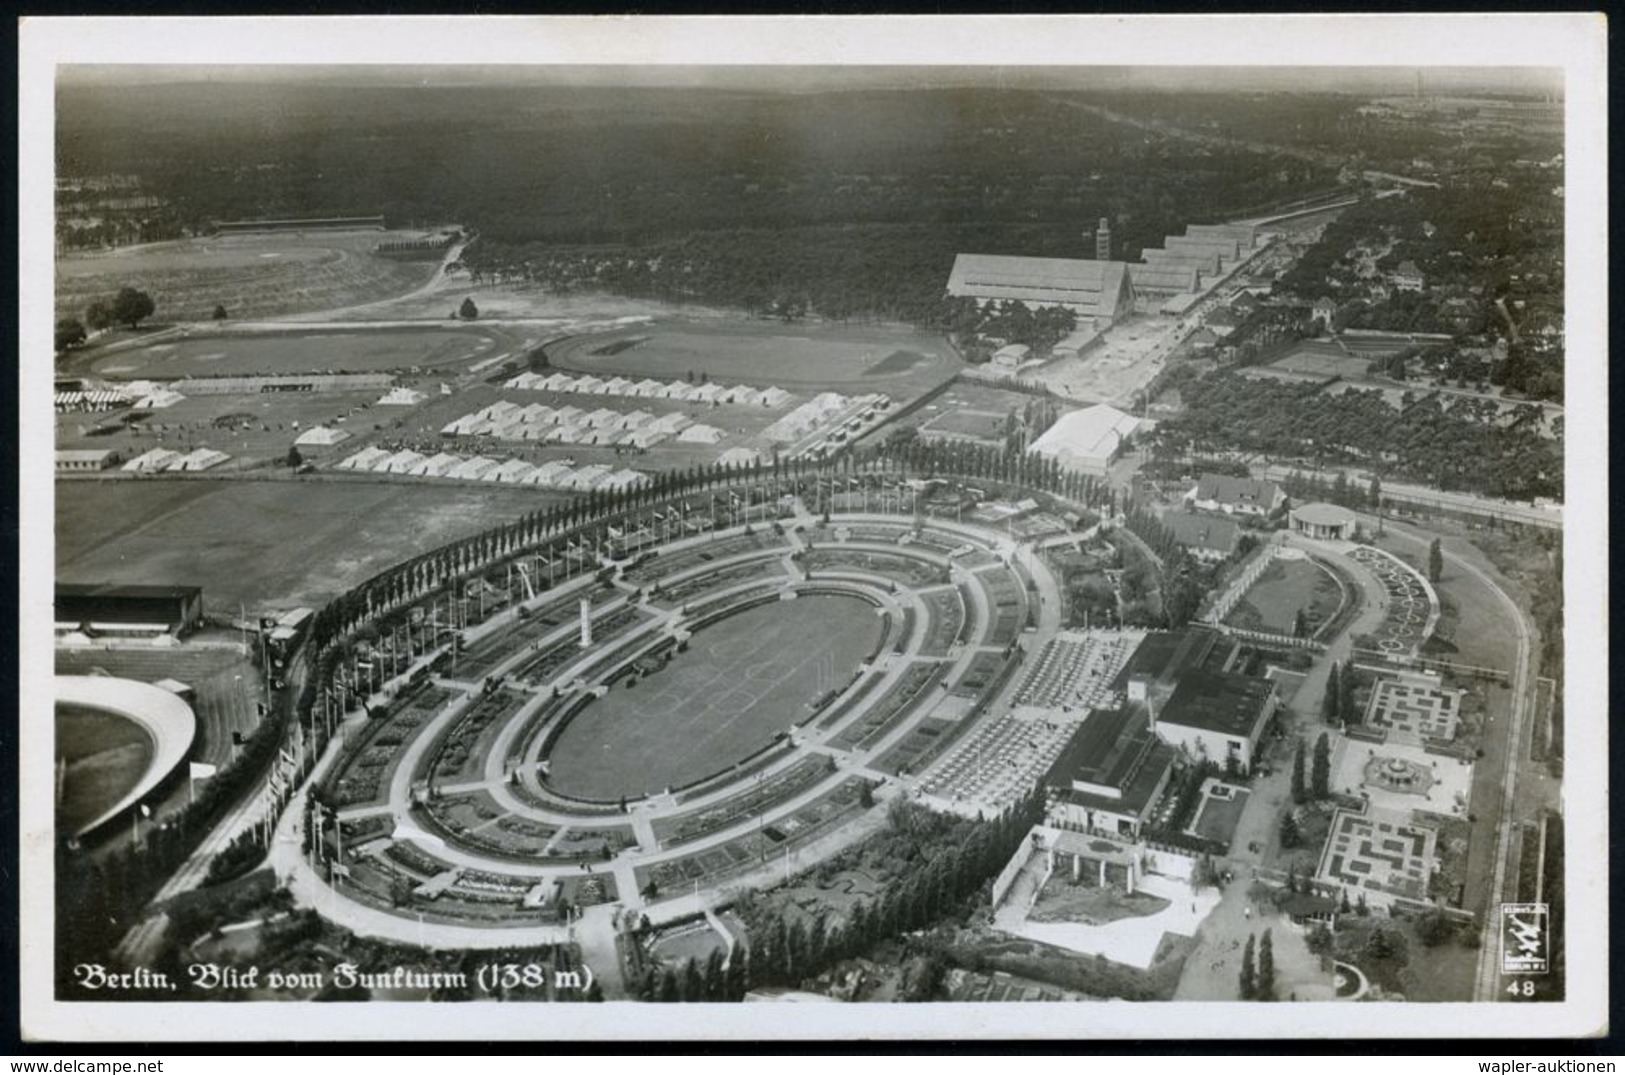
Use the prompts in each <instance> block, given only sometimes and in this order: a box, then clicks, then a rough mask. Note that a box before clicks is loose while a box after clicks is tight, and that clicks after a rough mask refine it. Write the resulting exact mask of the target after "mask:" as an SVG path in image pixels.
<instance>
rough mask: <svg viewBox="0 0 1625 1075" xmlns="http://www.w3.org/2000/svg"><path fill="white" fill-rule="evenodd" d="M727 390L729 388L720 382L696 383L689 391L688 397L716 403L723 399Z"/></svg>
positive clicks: (698, 400)
mask: <svg viewBox="0 0 1625 1075" xmlns="http://www.w3.org/2000/svg"><path fill="white" fill-rule="evenodd" d="M726 391H727V389H725V388H723V387H722V386H721V385H720V384H702V385H695V386H694V388H693V389H692V390H691V391H690V392H689V394H688V398H689V399H691V400H694V401H695V402H697V403H715V402H717V401H719V400H721V399H722V396H723V393H725V392H726Z"/></svg>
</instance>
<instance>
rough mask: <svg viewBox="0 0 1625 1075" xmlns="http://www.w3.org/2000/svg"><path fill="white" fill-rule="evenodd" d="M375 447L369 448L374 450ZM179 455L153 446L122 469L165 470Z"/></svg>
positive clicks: (133, 470) (138, 471)
mask: <svg viewBox="0 0 1625 1075" xmlns="http://www.w3.org/2000/svg"><path fill="white" fill-rule="evenodd" d="M375 450H376V449H369V451H375ZM180 457H181V453H179V452H172V451H170V450H169V449H168V448H154V449H152V450H151V451H150V452H142V453H141V454H140V455H138V456H136V457H135V458H134V459H132V460H130V461H129V462H128V463H125V464H124V469H125V470H128V471H131V472H133V473H136V474H150V473H152V472H153V471H156V470H165V469H167V468H168V467H169V464H171V463H173V462H174V461H175V460H177V459H179V458H180Z"/></svg>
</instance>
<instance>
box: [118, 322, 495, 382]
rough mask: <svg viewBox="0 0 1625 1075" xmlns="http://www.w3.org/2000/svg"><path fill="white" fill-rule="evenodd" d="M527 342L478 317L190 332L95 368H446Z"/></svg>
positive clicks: (225, 371)
mask: <svg viewBox="0 0 1625 1075" xmlns="http://www.w3.org/2000/svg"><path fill="white" fill-rule="evenodd" d="M525 342H526V341H525V340H522V339H513V338H510V337H509V336H508V334H506V333H502V332H500V331H499V330H496V329H494V328H489V327H486V326H481V325H478V324H472V325H449V324H448V325H446V326H444V327H440V326H437V327H435V328H425V329H413V328H388V329H375V330H373V331H369V332H287V331H280V332H266V333H254V334H239V333H227V334H221V335H214V334H210V335H189V336H184V337H171V338H168V339H165V340H164V341H162V342H160V343H152V344H147V345H145V346H136V347H129V348H123V349H120V350H117V351H113V352H111V353H109V354H106V355H104V356H103V357H101V358H98V359H97V360H96V361H95V362H94V364H93V365H92V367H91V368H92V370H93V371H94V372H95V373H97V374H99V375H101V376H104V377H111V378H115V379H120V380H133V379H136V378H148V379H153V380H171V379H177V378H182V377H221V376H242V375H244V374H287V373H375V372H380V371H384V370H408V369H412V368H414V367H416V368H420V369H444V368H446V367H454V366H460V365H461V364H463V363H473V362H477V361H484V360H486V359H493V358H496V357H497V356H499V355H503V354H512V353H513V352H514V351H516V350H518V349H519V348H520V347H522V346H523V345H524V343H525ZM493 364H494V363H493Z"/></svg>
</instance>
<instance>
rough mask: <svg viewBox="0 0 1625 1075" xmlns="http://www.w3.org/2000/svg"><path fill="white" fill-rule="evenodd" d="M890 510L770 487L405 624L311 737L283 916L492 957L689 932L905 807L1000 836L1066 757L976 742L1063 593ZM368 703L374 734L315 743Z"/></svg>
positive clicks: (975, 529)
mask: <svg viewBox="0 0 1625 1075" xmlns="http://www.w3.org/2000/svg"><path fill="white" fill-rule="evenodd" d="M886 485H887V488H885V489H881V488H876V489H875V490H874V491H873V493H872V494H869V495H873V496H874V497H875V499H876V503H875V504H874V505H873V509H874V510H872V511H868V512H865V511H864V510H862V507H863V506H862V504H861V503H852V504H851V506H852V507H853V508H855V509H857V510H851V511H835V512H831V513H827V514H823V515H814V514H813V513H812V512H811V511H810V510H809V508H808V506H807V503H806V501H805V500H804V499H803V498H802V497H801V496H798V495H794V494H793V493H785V492H776V491H775V490H773V489H772V487H771V485H768V484H762V485H757V486H755V487H754V488H753V489H752V492H751V494H750V495H749V496H748V497H746V498H744V499H743V500H741V499H739V498H738V494H737V493H735V494H733V496H734V497H735V499H734V500H733V501H732V502H730V503H727V504H726V505H724V504H722V503H718V502H716V501H713V502H712V505H713V507H714V510H712V511H710V512H709V513H707V514H702V513H700V512H697V511H696V512H692V513H686V512H683V510H682V507H680V506H673V505H663V506H662V507H661V508H650V509H649V510H648V511H647V513H646V514H645V515H644V516H643V518H642V519H641V520H635V521H629V522H628V523H627V525H626V527H625V528H621V529H619V530H618V533H619V536H618V537H617V538H614V539H612V541H611V542H609V543H606V544H600V545H597V546H596V547H594V546H592V545H589V544H588V543H587V542H585V541H583V542H580V543H576V542H566V543H563V544H562V545H559V546H554V547H551V548H549V549H548V550H546V551H536V552H532V553H528V554H525V555H523V556H521V557H519V558H517V559H515V560H514V561H513V562H512V564H511V565H510V566H509V568H508V571H509V580H510V584H509V585H508V586H505V587H500V588H498V587H493V586H491V585H490V584H489V583H486V582H480V583H476V584H472V585H468V584H465V585H464V586H462V587H460V588H457V592H458V596H456V597H455V599H454V598H452V597H450V596H441V597H435V598H430V599H429V600H428V601H427V602H422V603H419V604H415V605H413V606H412V609H411V611H410V612H409V613H408V614H407V615H406V616H404V617H402V618H401V619H400V622H399V624H398V625H397V626H396V627H395V628H394V630H393V632H392V633H389V634H386V636H385V638H384V639H383V640H381V642H380V643H379V645H378V646H377V647H376V648H374V649H373V650H372V652H370V653H368V654H366V655H365V656H366V659H365V660H363V659H361V657H360V656H359V655H358V654H356V653H355V652H354V651H352V656H351V660H350V662H349V664H348V665H347V666H346V665H345V664H342V663H341V664H340V665H338V666H337V668H336V669H335V679H334V681H335V691H336V693H335V694H333V695H331V696H330V697H331V698H333V699H334V700H333V701H329V702H325V703H324V704H322V705H320V706H319V707H318V711H317V713H316V714H315V719H316V720H317V721H318V722H325V724H326V726H327V727H329V728H331V729H332V730H333V732H334V734H335V735H336V736H337V737H338V745H337V746H336V747H334V748H332V749H330V751H329V753H328V756H327V759H326V761H325V762H324V766H323V768H322V770H321V771H319V772H318V774H317V776H316V778H315V779H314V780H313V782H312V794H311V797H310V798H311V805H310V807H309V808H308V809H306V810H303V811H301V810H289V811H288V812H287V814H286V815H285V817H284V820H283V827H284V828H285V829H287V830H289V832H288V834H289V835H290V836H293V837H295V838H294V839H290V840H287V841H279V842H278V846H279V847H280V848H290V849H291V848H299V849H300V850H299V852H298V854H297V855H295V854H293V853H292V852H291V851H287V852H284V853H283V857H284V858H285V859H286V861H285V862H283V863H282V864H281V868H282V869H285V870H287V871H288V872H289V873H290V874H291V879H292V882H293V887H294V889H295V891H296V892H299V893H301V894H303V895H304V896H305V898H307V899H309V900H310V901H311V902H312V903H313V904H314V905H315V906H317V907H318V908H323V909H325V910H326V911H327V912H328V913H330V914H340V913H341V912H338V911H335V910H334V908H335V907H337V906H338V905H339V904H347V905H349V907H348V913H350V914H354V915H359V916H361V917H363V918H365V919H366V920H367V921H369V923H370V924H371V928H372V930H374V931H378V932H383V933H385V934H389V933H397V934H399V935H400V936H401V937H402V938H403V939H406V938H410V937H411V936H413V930H414V929H415V928H417V925H418V923H421V922H423V921H429V922H433V923H438V924H440V925H441V926H449V927H470V928H473V929H486V930H491V931H493V936H491V937H490V938H489V940H488V942H487V943H501V942H502V941H503V940H504V939H505V938H512V937H516V936H521V935H524V934H526V933H527V931H529V932H536V931H539V933H538V935H539V936H545V935H547V933H548V931H549V930H550V929H556V928H557V927H558V925H559V924H560V923H561V922H563V923H567V922H568V921H570V919H571V916H572V914H573V913H574V914H579V913H580V910H581V909H582V908H584V907H588V906H592V905H595V904H601V903H610V902H614V903H618V904H620V905H621V906H622V907H628V908H641V909H644V910H645V911H646V912H647V913H650V914H651V915H653V916H654V917H655V918H657V919H665V918H670V917H676V916H678V915H680V914H687V913H692V912H693V910H694V909H695V908H694V904H695V903H696V902H700V903H702V904H703V903H704V902H705V901H714V900H715V899H716V898H717V896H718V894H720V893H722V892H723V891H725V890H728V889H732V888H737V887H740V886H744V885H749V884H751V883H753V882H758V883H771V882H772V881H773V880H774V879H776V878H779V877H782V876H784V875H786V874H788V873H790V872H793V871H799V870H801V869H803V868H805V867H806V866H808V865H810V864H812V863H815V862H817V861H819V860H820V859H822V858H824V857H827V856H828V855H831V854H833V853H835V852H836V851H838V850H840V849H841V848H844V847H846V846H849V845H850V844H851V843H853V842H855V841H856V840H858V839H860V838H862V837H863V836H864V835H866V834H867V833H868V832H870V831H872V829H873V826H874V824H875V823H876V818H879V817H883V816H884V806H885V804H886V803H888V802H889V801H891V800H893V799H894V798H896V797H898V796H901V795H914V796H917V797H927V798H929V799H930V800H931V801H932V805H935V806H938V807H939V808H944V809H949V810H955V811H958V812H961V813H966V814H969V815H975V814H976V813H984V814H992V813H996V812H997V811H999V810H1001V809H1003V808H1005V807H1007V806H1009V805H1010V804H1011V803H1013V802H1014V801H1015V799H1016V798H1017V797H1018V796H1019V795H1020V794H1022V793H1024V792H1025V791H1026V790H1027V789H1028V788H1030V787H1031V785H1032V783H1033V782H1034V780H1036V779H1037V778H1038V777H1039V776H1040V775H1041V774H1042V773H1043V772H1044V771H1045V770H1047V768H1048V767H1049V766H1050V765H1051V764H1052V763H1053V761H1054V760H1055V756H1056V755H1057V754H1058V753H1059V751H1060V749H1061V747H1062V745H1063V744H1064V741H1065V738H1066V735H1065V731H1066V730H1067V729H1063V728H1061V727H1059V726H1047V727H1046V730H1045V731H1044V733H1043V734H1042V735H1041V736H1040V737H1039V739H1041V740H1042V741H1039V739H1035V740H1034V741H1033V745H1032V746H1031V747H1029V748H1027V749H1026V750H1025V751H1024V752H1023V754H1022V755H1021V756H1020V757H1010V758H1000V759H999V760H998V763H997V765H996V766H988V765H982V766H977V765H976V764H975V760H976V759H975V758H972V757H969V755H971V754H972V753H973V752H972V751H971V750H970V749H968V748H970V747H972V746H975V743H974V742H973V740H975V738H976V737H975V735H974V734H971V733H973V732H974V730H976V729H982V728H985V727H987V725H988V724H989V723H991V722H994V721H997V720H1000V719H1004V720H1010V719H1012V714H1013V713H1014V712H1015V711H1016V710H1017V708H1018V707H1017V706H1016V705H1015V704H1014V699H1013V697H1012V694H1013V692H1012V689H1011V688H1012V687H1013V686H1014V678H1015V677H1014V676H1013V673H1014V672H1015V671H1016V669H1017V668H1018V667H1019V666H1020V665H1021V664H1022V662H1023V658H1024V657H1025V655H1026V654H1027V653H1029V652H1031V651H1032V649H1033V647H1035V646H1041V645H1042V644H1043V643H1044V642H1045V641H1047V640H1048V639H1050V638H1052V637H1054V636H1055V635H1056V634H1057V633H1058V631H1059V630H1060V603H1059V601H1058V598H1057V583H1056V580H1055V579H1054V578H1053V577H1052V576H1051V574H1050V572H1049V570H1048V568H1047V567H1046V566H1045V565H1044V564H1043V562H1042V560H1041V559H1039V558H1037V557H1035V556H1034V555H1033V554H1032V552H1031V551H1030V549H1028V548H1025V547H1023V546H1021V545H1020V544H1018V542H1017V541H1016V540H1015V539H1014V538H1012V537H1011V536H1010V535H1009V534H1007V533H1001V532H999V531H997V530H994V529H991V528H988V527H986V526H983V525H974V524H970V523H963V522H957V521H952V520H945V519H936V518H933V519H930V520H929V521H923V520H922V519H920V518H914V517H909V516H908V515H897V514H889V513H890V512H896V511H898V510H899V509H903V508H905V507H906V503H907V501H908V499H909V497H910V491H909V490H907V489H900V488H898V487H896V486H895V485H894V484H893V483H886ZM819 495H820V496H821V497H825V498H828V497H830V493H829V491H828V490H827V489H826V491H824V492H822V493H820V494H819ZM882 496H889V503H886V504H884V505H882V503H881V502H880V498H881V497H882ZM858 497H859V494H857V493H855V492H850V491H848V492H845V493H844V494H843V495H842V497H841V500H842V504H841V505H840V506H841V507H846V506H847V503H846V502H847V501H857V500H858ZM826 506H829V504H828V503H826ZM883 506H884V507H885V509H886V512H888V513H882V512H881V510H880V509H881V508H882V507H883ZM572 546H574V547H572ZM482 577H488V576H482ZM482 602H489V603H490V604H491V605H492V606H495V605H498V604H501V605H502V606H504V607H503V608H502V610H501V611H498V612H494V613H491V610H490V609H486V610H485V611H486V612H487V613H489V614H488V615H486V616H483V617H480V616H477V615H471V612H472V609H473V608H476V607H478V606H479V605H480V604H481V603H482ZM470 618H479V619H481V620H482V622H480V623H478V625H472V626H470V625H467V620H468V619H470ZM369 666H370V667H369ZM362 694H366V695H369V696H370V715H369V713H368V712H367V711H359V712H358V713H357V714H353V715H350V716H348V717H341V716H340V715H339V714H338V710H340V709H342V708H347V707H346V706H345V705H344V700H345V699H347V698H350V697H357V696H359V695H362ZM1082 716H1083V713H1082V712H1080V713H1079V714H1078V720H1080V721H1081V719H1082ZM1035 728H1036V724H1035ZM975 752H976V753H979V752H980V748H979V747H977V750H976V751H975ZM934 778H935V779H934ZM391 919H393V920H394V925H393V926H391V925H390V920H391Z"/></svg>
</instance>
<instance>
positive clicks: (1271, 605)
mask: <svg viewBox="0 0 1625 1075" xmlns="http://www.w3.org/2000/svg"><path fill="white" fill-rule="evenodd" d="M1341 600H1342V591H1341V590H1339V589H1338V586H1337V580H1336V579H1334V578H1332V576H1331V575H1329V574H1327V573H1326V571H1325V569H1324V568H1322V567H1320V566H1318V565H1317V564H1316V563H1315V562H1314V561H1313V560H1273V561H1271V562H1270V565H1269V566H1268V567H1267V568H1265V569H1264V573H1263V574H1262V575H1260V576H1259V577H1258V581H1257V582H1255V583H1253V584H1252V585H1251V586H1250V587H1248V589H1247V593H1246V595H1245V596H1243V597H1242V599H1241V601H1240V602H1239V603H1238V604H1237V605H1236V607H1235V609H1233V610H1232V611H1231V613H1230V615H1229V616H1227V617H1226V618H1225V622H1227V623H1230V624H1232V625H1234V626H1236V627H1241V628H1246V629H1248V630H1262V631H1274V632H1276V633H1277V634H1291V633H1292V626H1293V620H1294V619H1295V618H1296V617H1297V614H1298V612H1299V610H1302V612H1303V614H1304V617H1305V619H1306V620H1307V622H1308V624H1309V626H1310V627H1311V628H1313V626H1314V625H1315V624H1318V623H1323V622H1325V620H1327V619H1328V618H1329V617H1331V616H1333V615H1334V614H1335V613H1336V612H1337V608H1338V605H1339V603H1340V602H1341Z"/></svg>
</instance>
